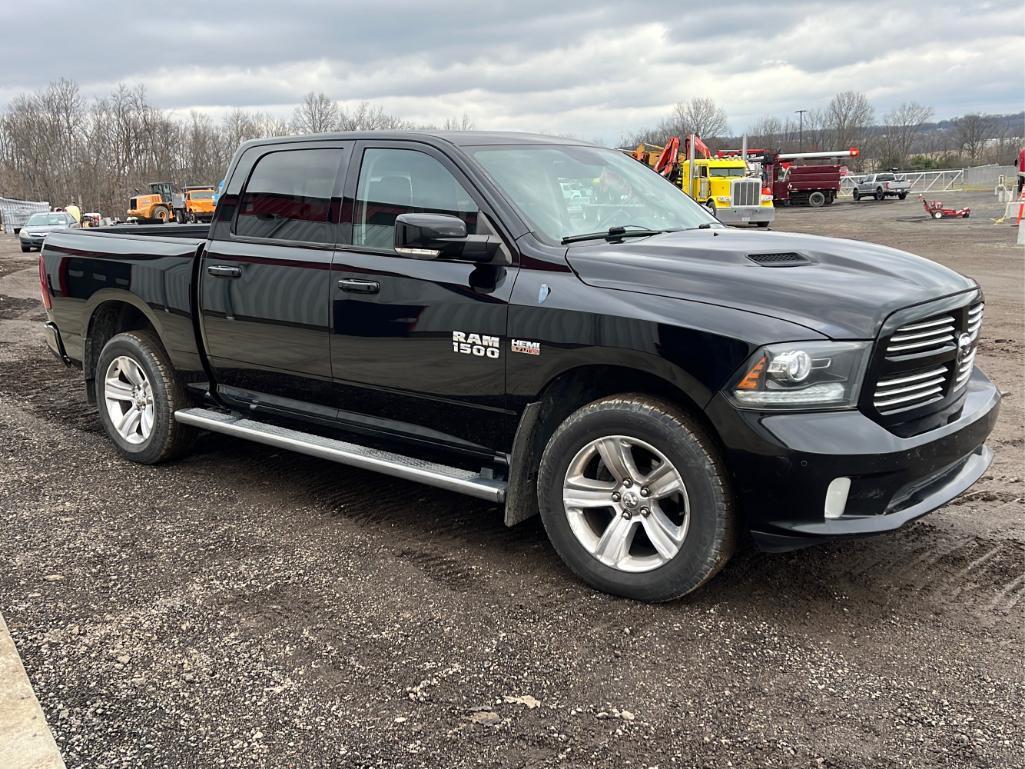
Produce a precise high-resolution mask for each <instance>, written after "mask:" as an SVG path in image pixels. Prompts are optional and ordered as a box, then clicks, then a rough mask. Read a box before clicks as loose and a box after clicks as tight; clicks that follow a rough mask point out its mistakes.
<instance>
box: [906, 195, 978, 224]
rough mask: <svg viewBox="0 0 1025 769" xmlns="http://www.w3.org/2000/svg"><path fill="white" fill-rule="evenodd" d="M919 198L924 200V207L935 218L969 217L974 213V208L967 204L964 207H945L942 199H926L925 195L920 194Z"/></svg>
mask: <svg viewBox="0 0 1025 769" xmlns="http://www.w3.org/2000/svg"><path fill="white" fill-rule="evenodd" d="M918 198H919V200H921V201H922V207H923V208H925V212H926V213H927V214H929V216H931V217H932V218H933V219H967V218H968V217H969V216H971V215H972V209H970V208H968V207H967V206H965V207H964V208H944V207H943V202H942V201H940V200H926V199H925V196H924V195H919V196H918Z"/></svg>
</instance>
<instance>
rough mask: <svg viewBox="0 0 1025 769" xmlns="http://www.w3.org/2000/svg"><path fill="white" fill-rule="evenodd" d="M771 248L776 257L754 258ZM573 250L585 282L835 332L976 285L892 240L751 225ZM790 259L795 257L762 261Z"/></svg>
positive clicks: (858, 333) (853, 333) (862, 327)
mask: <svg viewBox="0 0 1025 769" xmlns="http://www.w3.org/2000/svg"><path fill="white" fill-rule="evenodd" d="M764 254H773V255H776V256H773V257H770V259H772V260H775V261H764V260H763V261H762V262H760V263H759V262H756V261H753V260H752V259H751V257H752V256H755V257H757V256H758V255H764ZM787 254H789V255H791V256H789V257H786V258H783V257H782V256H780V255H787ZM567 259H568V260H569V263H570V266H571V267H572V268H573V269H574V271H576V273H577V275H578V276H579V277H580V279H581V280H582V281H583V282H584V283H587V284H588V285H592V286H599V287H603V288H612V289H620V290H624V291H635V292H639V293H644V294H656V295H658V296H666V297H676V298H679V299H686V300H689V301H695V302H705V303H707V304H715V305H719V306H723V307H732V308H734V309H738V310H746V311H749V312H754V313H759V314H761V315H768V316H771V317H773V318H779V319H781V320H786V321H790V322H792V323H798V324H801V325H803V326H805V327H807V328H809V329H812V330H814V331H816V332H818V333H820V334H824V335H825V336H827V337H830V338H832V339H872V338H874V337H875V336H876V335H877V333H878V331H879V328H880V326H881V325H882V322H883V320H885V318H886V317H887V316H888V315H889V314H890V313H892V312H893V311H894V310H898V309H900V308H903V307H908V306H911V305H915V304H921V303H922V302H927V301H930V300H932V299H938V298H940V297H944V296H949V295H952V294H957V293H960V292H963V291H970V290H974V289H975V288H976V284H975V283H974V282H973V281H971V280H969V279H968V278H966V277H964V276H962V275H959V274H958V273H956V272H954V271H953V270H949V269H947V268H946V267H943V266H942V265H939V264H937V263H936V262H932V261H929V260H928V259H924V258H922V257H920V256H915V255H914V254H909V253H907V252H905V251H899V250H897V249H894V248H887V247H885V246H878V245H874V244H872V243H864V242H861V241H855V240H841V239H838V238H824V237H818V236H815V235H797V234H790V233H782V232H760V231H754V230H739V229H708V230H688V231H685V232H674V233H665V234H663V235H655V236H652V237H650V238H644V239H643V240H632V241H631V240H627V241H625V242H622V243H604V242H601V243H600V244H595V245H591V244H586V245H585V244H581V245H577V246H572V247H570V248H569V249H568V251H567ZM788 262H792V263H793V265H794V266H785V267H781V266H765V265H766V264H769V265H772V264H777V265H778V264H781V263H784V264H785V263H788ZM780 341H785V340H780Z"/></svg>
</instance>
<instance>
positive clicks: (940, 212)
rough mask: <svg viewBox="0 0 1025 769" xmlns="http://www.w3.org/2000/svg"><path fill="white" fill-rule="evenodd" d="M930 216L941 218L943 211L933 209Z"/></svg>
mask: <svg viewBox="0 0 1025 769" xmlns="http://www.w3.org/2000/svg"><path fill="white" fill-rule="evenodd" d="M932 218H933V219H942V218H943V212H942V211H933V212H932Z"/></svg>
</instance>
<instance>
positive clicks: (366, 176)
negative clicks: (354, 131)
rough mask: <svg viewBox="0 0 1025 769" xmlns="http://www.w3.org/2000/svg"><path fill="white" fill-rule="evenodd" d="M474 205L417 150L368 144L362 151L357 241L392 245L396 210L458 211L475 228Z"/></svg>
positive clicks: (444, 172)
mask: <svg viewBox="0 0 1025 769" xmlns="http://www.w3.org/2000/svg"><path fill="white" fill-rule="evenodd" d="M477 212H478V209H477V204H476V203H474V202H473V198H471V197H470V195H469V193H468V192H467V191H466V190H465V189H464V188H463V185H461V184H460V183H459V182H458V181H456V178H455V177H454V176H452V174H450V173H449V172H448V170H446V168H445V167H444V166H443V165H442V164H441V163H439V162H438V161H437V160H435V159H434V158H432V157H431V156H430V155H427V154H425V153H423V152H417V151H416V150H394V149H369V150H367V151H366V152H365V153H364V154H363V166H362V168H360V172H359V185H358V188H357V191H356V211H355V216H354V217H353V222H352V242H353V245H357V246H370V247H371V248H387V249H390V248H392V246H393V244H394V239H395V219H396V217H398V216H399V214H406V213H432V214H449V215H451V216H458V217H459V218H460V219H462V220H463V221H464V222H466V231H467V232H468V233H474V232H476V229H477Z"/></svg>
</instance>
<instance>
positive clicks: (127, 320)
mask: <svg viewBox="0 0 1025 769" xmlns="http://www.w3.org/2000/svg"><path fill="white" fill-rule="evenodd" d="M140 330H149V331H153V332H154V335H155V336H156V329H155V328H154V327H153V324H152V323H150V321H149V318H147V317H146V316H145V314H143V312H142V310H140V309H139V308H138V307H134V306H132V305H130V304H128V302H119V301H110V302H104V303H103V304H101V305H100V306H99V307H97V308H96V309H95V310H94V311H93V314H92V316H91V317H90V318H89V327H88V329H87V330H86V335H85V349H84V355H83V356H82V357H83V360H82V373H83V375H84V376H85V383H86V396H87V397H88V399H89V402H90V403H93V402H94V400H95V393H94V392H93V387H92V383H93V380H94V379H95V377H96V362H97V361H98V360H99V358H100V351H101V350H103V347H104V345H106V344H107V342H108V341H110V339H111V337H113V336H116V335H117V334H120V333H122V332H123V331H140Z"/></svg>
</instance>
